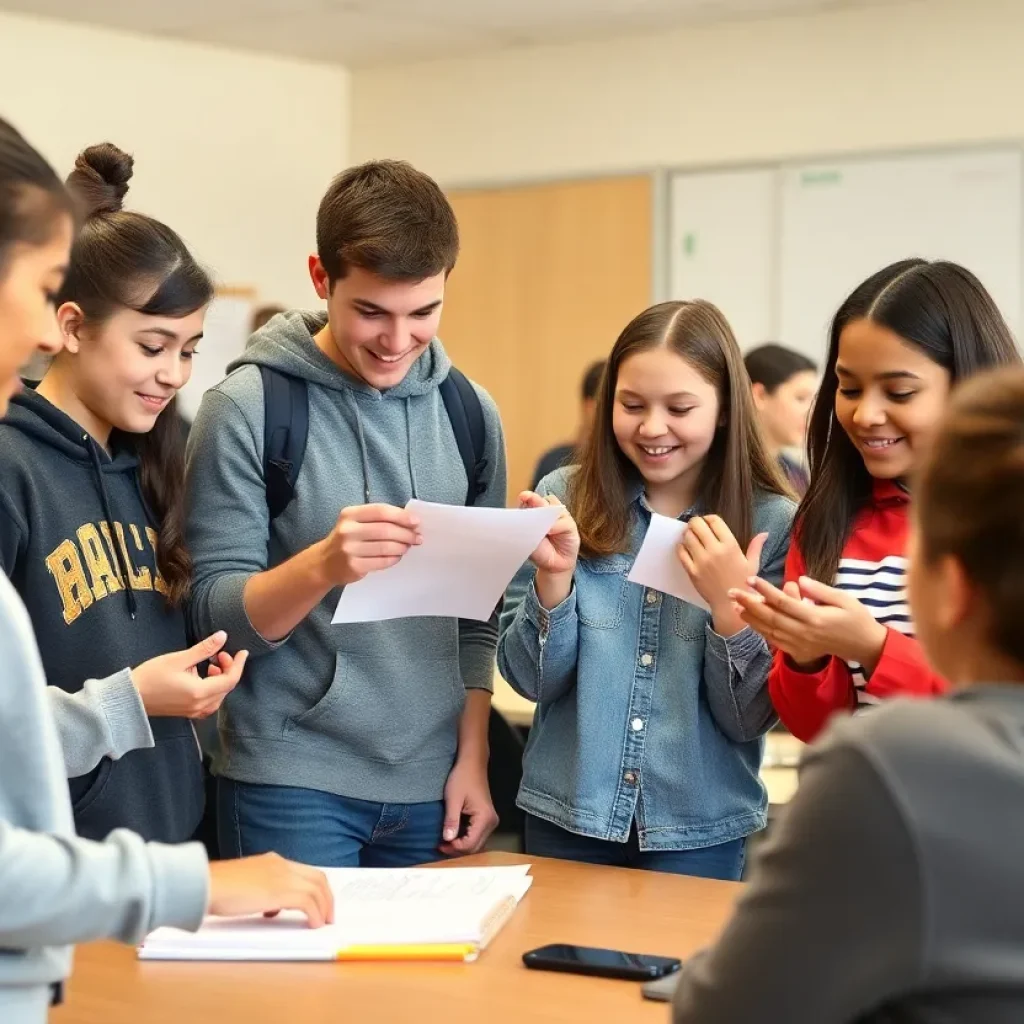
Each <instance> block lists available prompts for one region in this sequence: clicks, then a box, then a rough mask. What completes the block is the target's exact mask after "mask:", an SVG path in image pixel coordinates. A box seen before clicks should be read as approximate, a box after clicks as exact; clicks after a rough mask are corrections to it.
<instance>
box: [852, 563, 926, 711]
mask: <svg viewBox="0 0 1024 1024" xmlns="http://www.w3.org/2000/svg"><path fill="white" fill-rule="evenodd" d="M906 577H907V560H906V558H904V557H903V556H902V555H885V556H884V557H882V558H880V559H879V560H878V561H868V560H866V559H863V558H842V559H840V560H839V571H838V573H837V574H836V581H835V586H836V589H837V590H845V591H847V592H848V593H851V594H853V596H854V597H855V598H857V600H858V601H860V603H861V604H862V605H864V607H865V608H867V609H868V611H870V612H871V615H872V616H873V617H874V619H875V620H876V621H878V622H880V623H882V625H883V626H888V627H889V628H890V629H895V630H898V631H899V632H900V633H902V634H903V635H904V636H913V635H914V625H913V623H912V622H911V621H910V608H909V607H908V606H907V583H906ZM847 664H848V665H849V668H850V674H851V676H852V677H853V685H854V687H855V688H856V690H857V703H858V704H880V703H881V698H879V697H874V696H872V695H871V694H870V693H867V692H866V690H865V689H864V688H865V687H866V686H867V684H868V681H867V678H866V677H865V675H864V669H863V668H862V667H861V666H860V665H859V664H857V662H855V661H851V662H848V663H847Z"/></svg>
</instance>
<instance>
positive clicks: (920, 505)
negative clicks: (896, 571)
mask: <svg viewBox="0 0 1024 1024" xmlns="http://www.w3.org/2000/svg"><path fill="white" fill-rule="evenodd" d="M916 491H917V501H916V513H915V514H916V517H917V523H918V528H919V539H920V544H919V546H918V551H919V555H918V557H923V558H924V559H925V560H926V561H927V562H934V561H935V560H936V559H938V558H941V557H942V556H944V555H952V556H954V557H955V558H956V559H957V560H958V561H959V562H960V564H961V565H962V566H963V568H964V571H965V572H966V574H967V576H968V578H969V579H970V580H971V582H972V583H974V585H975V586H977V587H978V588H979V589H980V590H981V592H982V593H983V594H984V597H985V603H986V605H987V610H988V613H989V616H990V620H991V621H990V628H991V636H990V639H991V642H992V643H993V644H994V645H995V646H996V647H997V648H998V649H999V650H1000V651H1001V652H1002V653H1004V654H1006V655H1008V656H1009V657H1011V658H1013V659H1014V660H1015V661H1018V662H1020V663H1022V664H1024V630H1022V629H1021V619H1022V618H1024V370H1022V369H1002V370H996V371H989V372H988V373H983V374H979V375H978V376H977V377H975V378H974V379H973V380H971V381H969V382H968V383H966V384H964V385H963V386H962V387H961V388H959V389H958V390H957V393H956V394H955V395H954V397H953V401H952V403H951V404H950V408H949V411H948V413H947V415H946V419H945V421H944V423H943V426H942V428H941V430H940V431H939V434H938V436H937V438H936V441H935V444H934V446H933V447H932V450H931V452H930V453H929V456H928V457H927V458H926V459H925V461H924V465H923V466H922V467H921V470H920V473H919V476H918V480H917V482H916Z"/></svg>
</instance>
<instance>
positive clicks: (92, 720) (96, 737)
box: [46, 668, 154, 779]
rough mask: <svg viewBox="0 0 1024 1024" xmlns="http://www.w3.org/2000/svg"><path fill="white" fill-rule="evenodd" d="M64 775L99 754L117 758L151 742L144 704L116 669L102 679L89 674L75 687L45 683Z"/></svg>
mask: <svg viewBox="0 0 1024 1024" xmlns="http://www.w3.org/2000/svg"><path fill="white" fill-rule="evenodd" d="M46 696H47V699H48V700H49V703H50V713H51V714H52V715H53V720H54V722H55V723H56V726H57V733H58V735H59V736H60V746H61V750H62V752H63V754H64V767H65V769H66V771H67V776H68V778H69V779H74V778H77V776H79V775H85V774H86V772H91V771H92V770H93V768H95V767H96V765H98V764H99V763H100V761H101V760H102V759H103V758H104V757H109V758H112V759H113V760H115V761H116V760H117V759H118V758H119V757H123V756H124V755H125V754H127V753H128V751H129V750H138V749H141V748H148V747H152V746H153V745H154V741H153V730H152V729H151V728H150V724H149V719H148V718H147V717H146V708H145V706H144V705H143V703H142V698H141V697H140V696H139V691H138V690H136V689H135V684H134V683H133V682H132V676H131V671H130V670H129V669H126V668H125V669H122V670H121V671H120V672H118V673H116V674H115V675H112V676H108V677H107V678H106V679H89V680H86V683H85V685H84V686H83V687H82V689H81V690H79V691H78V692H77V693H66V692H65V691H64V690H62V689H61V688H60V687H59V686H47V687H46Z"/></svg>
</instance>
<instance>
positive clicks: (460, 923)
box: [139, 864, 533, 962]
mask: <svg viewBox="0 0 1024 1024" xmlns="http://www.w3.org/2000/svg"><path fill="white" fill-rule="evenodd" d="M529 869H530V866H529V865H528V864H524V865H517V866H516V867H500V868H442V869H435V868H411V869H390V868H328V869H327V870H326V874H327V877H328V879H329V881H330V884H331V889H332V891H333V893H334V913H335V922H334V924H331V925H327V926H325V927H323V928H316V929H313V928H310V927H308V925H307V923H306V920H305V918H304V917H303V915H302V914H299V913H292V912H289V913H284V914H281V915H280V916H279V917H277V918H272V919H267V918H264V917H263V916H262V915H257V916H253V917H240V918H239V917H231V918H217V917H208V918H207V919H206V920H205V921H204V922H203V925H202V927H201V928H200V929H199V931H198V932H195V933H192V932H185V931H181V930H180V929H177V928H159V929H157V930H156V931H155V932H153V933H152V934H150V935H149V936H148V937H147V938H146V940H145V942H144V943H143V944H142V946H141V947H140V948H139V958H140V959H142V960H439V961H443V960H455V961H462V962H468V961H472V960H475V959H476V958H477V957H478V956H479V954H480V952H481V951H482V950H484V949H486V948H487V945H488V943H490V941H491V940H492V939H493V938H494V936H495V935H497V933H498V932H499V931H500V930H501V929H502V927H503V926H504V925H505V924H506V922H507V921H508V920H509V918H510V917H511V916H512V914H513V912H514V911H515V909H516V907H517V906H518V905H519V902H520V900H522V898H523V897H524V896H525V895H526V893H527V891H528V889H529V888H530V885H531V884H532V882H533V879H532V878H531V877H530V875H529V874H528V872H529Z"/></svg>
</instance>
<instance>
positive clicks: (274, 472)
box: [260, 366, 309, 522]
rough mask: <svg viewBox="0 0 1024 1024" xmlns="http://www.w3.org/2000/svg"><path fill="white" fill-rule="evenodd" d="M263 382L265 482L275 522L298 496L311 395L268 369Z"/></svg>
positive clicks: (303, 384) (301, 382) (293, 379)
mask: <svg viewBox="0 0 1024 1024" xmlns="http://www.w3.org/2000/svg"><path fill="white" fill-rule="evenodd" d="M260 376H261V377H262V378H263V478H264V480H265V481H266V487H267V508H268V509H269V510H270V521H271V522H273V521H274V520H275V519H276V518H277V517H278V516H279V515H280V514H281V513H282V512H283V511H284V510H285V509H286V508H287V507H288V504H289V502H290V501H291V500H292V498H293V497H294V496H295V481H296V480H297V479H298V478H299V470H300V469H301V468H302V459H303V457H304V456H305V454H306V438H307V436H308V434H309V395H308V393H307V389H306V382H305V381H304V380H299V379H298V378H297V377H289V376H287V375H286V374H283V373H280V372H278V371H277V370H274V369H271V368H270V367H269V366H261V367H260Z"/></svg>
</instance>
